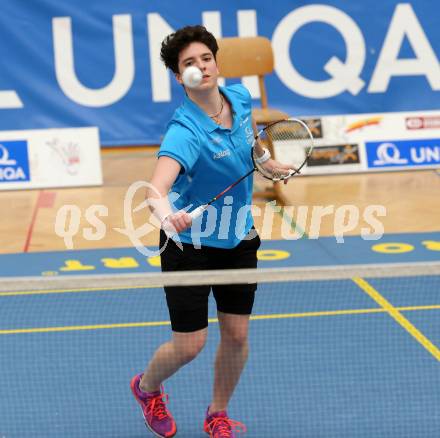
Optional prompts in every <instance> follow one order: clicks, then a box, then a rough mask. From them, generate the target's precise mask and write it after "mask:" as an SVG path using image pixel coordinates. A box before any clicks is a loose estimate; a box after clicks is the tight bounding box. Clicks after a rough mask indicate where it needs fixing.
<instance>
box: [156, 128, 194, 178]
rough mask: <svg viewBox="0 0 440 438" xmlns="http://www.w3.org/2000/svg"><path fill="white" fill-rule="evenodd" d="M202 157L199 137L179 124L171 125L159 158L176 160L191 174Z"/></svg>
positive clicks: (161, 146)
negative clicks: (200, 156) (164, 157)
mask: <svg viewBox="0 0 440 438" xmlns="http://www.w3.org/2000/svg"><path fill="white" fill-rule="evenodd" d="M199 155H200V145H199V142H198V141H197V136H196V135H195V134H194V133H193V132H192V131H191V130H190V129H188V128H187V127H185V126H183V125H181V124H179V123H171V124H170V126H169V128H168V130H167V132H166V134H165V137H164V139H163V141H162V144H161V145H160V149H159V152H158V154H157V156H158V157H163V156H166V157H170V158H174V159H175V160H176V161H178V162H179V163H180V165H181V166H182V167H183V168H184V170H185V172H189V171H190V170H191V169H192V168H193V167H194V164H195V163H196V161H197V160H198V158H199Z"/></svg>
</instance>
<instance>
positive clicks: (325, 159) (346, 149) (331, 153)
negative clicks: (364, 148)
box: [307, 144, 360, 167]
mask: <svg viewBox="0 0 440 438" xmlns="http://www.w3.org/2000/svg"><path fill="white" fill-rule="evenodd" d="M359 162H360V160H359V146H358V145H357V144H343V145H335V146H317V147H315V148H314V149H313V151H312V155H311V156H310V158H309V160H308V161H307V165H308V166H309V167H310V166H327V165H335V164H356V163H359Z"/></svg>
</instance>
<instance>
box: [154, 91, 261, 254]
mask: <svg viewBox="0 0 440 438" xmlns="http://www.w3.org/2000/svg"><path fill="white" fill-rule="evenodd" d="M220 92H221V93H222V94H223V95H224V96H225V97H226V98H227V100H228V101H229V102H230V104H231V105H232V112H233V125H232V127H231V129H227V128H224V127H222V126H219V125H217V124H216V123H215V122H214V121H213V120H212V119H211V118H210V117H209V116H208V115H207V114H206V113H205V112H204V111H203V110H202V109H201V108H200V107H199V106H198V105H197V104H196V103H194V102H193V101H192V100H191V99H189V97H188V96H185V99H184V101H183V104H182V105H181V106H180V107H179V108H177V110H176V111H175V113H174V115H173V118H172V119H171V121H170V123H169V124H168V127H167V132H166V134H165V137H164V139H163V142H162V144H161V147H160V150H159V152H158V156H159V157H162V156H167V157H171V158H174V159H175V160H176V161H178V162H179V163H180V165H181V166H182V169H181V173H180V174H179V176H178V177H177V179H176V181H175V183H174V184H173V186H172V188H171V192H170V196H169V197H170V201H171V203H172V206H173V209H174V210H175V211H177V210H181V209H186V210H187V211H192V210H194V209H195V208H196V207H198V206H199V205H202V204H206V203H207V202H208V201H209V200H211V198H213V197H214V196H216V195H217V194H218V193H220V192H221V191H223V190H224V189H225V188H226V187H228V186H229V185H230V184H232V183H234V182H235V181H236V180H237V179H238V178H240V177H241V176H243V175H244V174H245V173H247V172H249V171H250V170H251V169H252V168H253V164H252V159H251V147H252V143H253V138H254V133H253V130H252V116H251V102H252V98H251V95H250V94H249V91H248V90H247V89H246V88H245V87H244V86H243V85H241V84H236V85H232V86H229V87H220ZM252 185H253V177H252V175H250V176H249V177H248V178H246V179H245V180H244V181H242V182H241V183H239V184H238V185H237V186H235V187H234V188H233V189H231V190H230V191H229V192H228V193H227V194H225V195H224V196H223V197H221V198H220V199H218V200H217V201H215V202H214V203H213V204H212V205H211V206H210V207H209V208H208V210H207V211H205V212H204V214H203V216H201V217H199V218H198V219H197V220H195V221H193V224H192V227H191V228H188V229H187V230H184V231H183V232H181V233H180V234H179V239H180V241H182V242H184V243H192V244H194V245H196V246H198V245H206V246H212V247H217V248H234V247H235V246H237V245H238V244H239V243H240V241H241V240H242V239H243V238H244V237H245V236H246V235H247V233H248V232H249V230H250V229H251V227H252V225H253V219H252V214H251V212H250V206H251V204H252Z"/></svg>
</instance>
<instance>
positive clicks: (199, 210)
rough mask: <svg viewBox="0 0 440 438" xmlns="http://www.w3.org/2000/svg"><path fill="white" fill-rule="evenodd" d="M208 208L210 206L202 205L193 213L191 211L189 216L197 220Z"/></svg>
mask: <svg viewBox="0 0 440 438" xmlns="http://www.w3.org/2000/svg"><path fill="white" fill-rule="evenodd" d="M207 208H208V204H205V205H200V206H199V207H197V208H196V209H194V210H193V211H191V212H190V213H189V215H190V216H191V219H192V220H194V219H197V218H198V217H199V216H200V215H202V214H203V212H204V211H205V210H206V209H207Z"/></svg>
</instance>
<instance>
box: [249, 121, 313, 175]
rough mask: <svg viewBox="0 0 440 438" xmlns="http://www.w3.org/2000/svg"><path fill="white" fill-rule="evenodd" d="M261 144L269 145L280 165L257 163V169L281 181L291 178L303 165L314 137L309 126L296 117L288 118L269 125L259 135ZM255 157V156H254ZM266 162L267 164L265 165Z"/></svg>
mask: <svg viewBox="0 0 440 438" xmlns="http://www.w3.org/2000/svg"><path fill="white" fill-rule="evenodd" d="M259 141H260V144H261V145H262V146H264V147H269V149H270V150H271V151H272V152H273V151H274V150H276V151H277V154H276V156H275V159H276V162H277V163H278V164H280V166H279V167H277V166H273V162H272V163H270V165H268V164H266V163H263V164H258V163H256V164H255V166H256V169H257V170H258V171H259V172H260V173H261V174H262V175H263V176H264V177H266V178H268V179H272V180H273V181H280V180H283V179H286V178H290V177H291V176H292V175H293V174H295V173H296V171H297V170H298V169H299V168H300V167H302V166H303V164H304V162H305V161H306V160H307V158H308V156H309V155H310V153H311V150H312V147H313V139H312V135H311V133H310V130H309V129H308V127H307V126H306V125H305V124H304V123H303V122H301V121H299V120H296V119H288V120H282V121H279V122H276V123H274V124H272V125H269V126H267V127H266V128H265V129H264V130H263V131H262V132H261V133H260V135H259ZM254 158H255V156H254ZM265 164H266V165H265Z"/></svg>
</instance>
